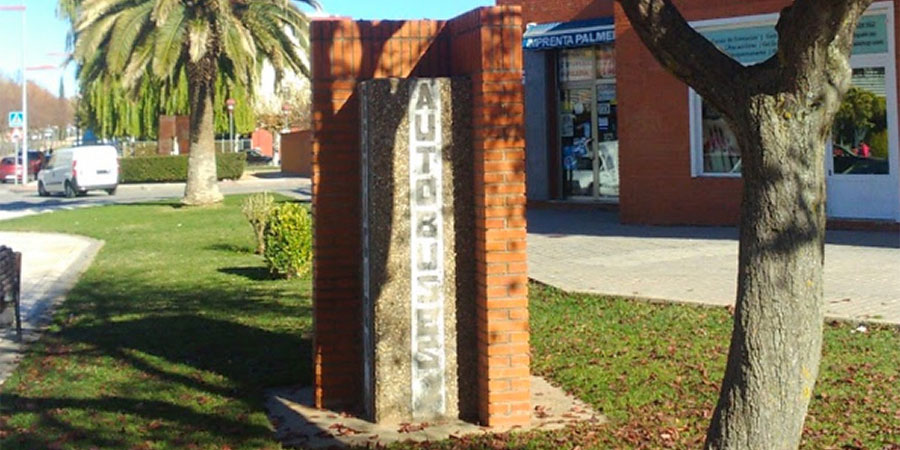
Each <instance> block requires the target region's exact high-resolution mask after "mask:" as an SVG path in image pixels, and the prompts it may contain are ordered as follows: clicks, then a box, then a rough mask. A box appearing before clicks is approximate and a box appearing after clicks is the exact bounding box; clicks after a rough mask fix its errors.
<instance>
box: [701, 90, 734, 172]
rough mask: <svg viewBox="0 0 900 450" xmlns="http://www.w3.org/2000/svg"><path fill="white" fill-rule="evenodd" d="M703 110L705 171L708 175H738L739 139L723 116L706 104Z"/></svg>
mask: <svg viewBox="0 0 900 450" xmlns="http://www.w3.org/2000/svg"><path fill="white" fill-rule="evenodd" d="M702 108H703V170H704V171H705V172H707V173H737V172H739V171H740V161H741V152H740V149H739V148H738V146H737V138H735V136H734V133H732V131H731V127H729V126H728V123H727V122H726V121H725V119H724V118H723V117H722V115H721V114H720V113H719V112H718V111H716V110H715V108H712V107H711V106H708V105H706V104H704V105H703V106H702Z"/></svg>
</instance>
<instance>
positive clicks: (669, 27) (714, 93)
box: [619, 0, 745, 109]
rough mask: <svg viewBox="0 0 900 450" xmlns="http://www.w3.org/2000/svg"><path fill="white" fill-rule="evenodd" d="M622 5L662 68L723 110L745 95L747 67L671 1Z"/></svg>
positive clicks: (622, 1)
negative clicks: (730, 55)
mask: <svg viewBox="0 0 900 450" xmlns="http://www.w3.org/2000/svg"><path fill="white" fill-rule="evenodd" d="M619 3H620V4H621V5H622V9H623V10H624V11H625V14H626V15H627V16H628V20H629V21H630V22H631V26H632V27H634V30H635V31H636V32H637V34H638V36H639V37H640V38H641V40H642V41H643V42H644V45H646V46H647V48H648V49H649V50H650V52H651V53H653V56H655V57H656V59H657V60H659V61H660V62H662V65H663V67H665V68H666V69H667V70H669V72H671V73H672V74H673V75H675V76H676V77H677V78H678V79H680V80H681V81H683V82H685V83H687V84H688V85H690V86H691V87H693V88H694V89H695V90H697V92H698V93H699V94H700V95H701V96H703V97H704V98H705V99H707V100H709V101H710V102H712V104H713V105H714V106H717V107H719V108H720V109H721V107H723V106H727V105H731V104H734V103H736V101H735V100H736V96H739V95H741V94H742V93H743V91H744V90H743V87H744V85H745V83H744V82H743V78H744V72H745V70H744V67H743V66H742V65H741V64H740V63H739V62H737V61H735V60H734V59H732V58H731V57H729V56H728V55H726V54H724V53H722V51H721V50H719V49H718V48H717V47H716V46H715V45H713V44H712V43H711V42H709V41H708V40H707V39H706V38H705V37H703V36H702V35H701V34H700V33H698V32H697V31H695V30H694V29H693V28H691V26H690V25H688V23H687V22H686V21H685V19H684V17H682V16H681V13H679V12H678V9H677V8H675V6H674V5H673V4H672V2H671V1H670V0H619Z"/></svg>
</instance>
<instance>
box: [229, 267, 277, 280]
mask: <svg viewBox="0 0 900 450" xmlns="http://www.w3.org/2000/svg"><path fill="white" fill-rule="evenodd" d="M219 272H221V273H225V274H228V275H236V276H239V277H244V278H246V279H248V280H252V281H267V280H277V279H278V278H276V277H275V276H274V275H272V273H271V272H269V270H268V269H266V268H265V267H225V268H223V269H219Z"/></svg>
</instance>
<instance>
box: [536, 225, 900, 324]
mask: <svg viewBox="0 0 900 450" xmlns="http://www.w3.org/2000/svg"><path fill="white" fill-rule="evenodd" d="M528 228H529V229H528V265H529V276H530V277H531V278H534V279H536V280H538V281H541V282H544V283H546V284H549V285H552V286H556V287H559V288H561V289H564V290H568V291H577V292H589V293H598V294H609V295H618V296H626V297H639V298H649V299H658V300H671V301H678V302H687V303H703V304H712V305H731V304H734V298H735V293H736V291H737V253H738V241H737V236H738V235H737V230H736V229H734V228H715V227H642V226H628V225H622V224H619V222H618V216H617V215H616V214H615V213H609V212H597V211H590V212H586V211H549V210H530V211H529V212H528ZM898 268H900V234H898V233H894V232H856V231H829V232H828V234H827V244H826V246H825V302H826V314H827V315H828V316H829V317H835V318H841V319H851V320H872V321H883V322H890V323H895V324H900V269H898Z"/></svg>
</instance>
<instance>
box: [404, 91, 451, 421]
mask: <svg viewBox="0 0 900 450" xmlns="http://www.w3.org/2000/svg"><path fill="white" fill-rule="evenodd" d="M411 89H412V91H411V93H410V94H411V96H410V101H409V126H410V133H409V187H410V198H409V207H410V221H411V222H412V223H411V226H410V257H411V258H412V260H411V263H412V264H411V265H410V266H411V275H412V280H411V287H412V289H411V291H412V292H411V293H412V299H411V301H412V317H411V320H412V327H411V328H412V349H411V350H412V412H413V417H414V418H417V419H419V418H429V417H434V416H440V415H443V414H444V413H445V411H446V380H445V373H446V372H445V367H446V355H445V350H444V290H443V288H444V220H443V213H442V203H443V200H442V199H443V194H442V185H441V183H442V173H441V171H442V170H443V161H442V159H441V152H440V149H441V145H442V143H441V98H440V92H438V90H437V86H436V84H435V83H434V82H433V81H431V80H417V81H416V82H415V83H413V86H412V87H411Z"/></svg>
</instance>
